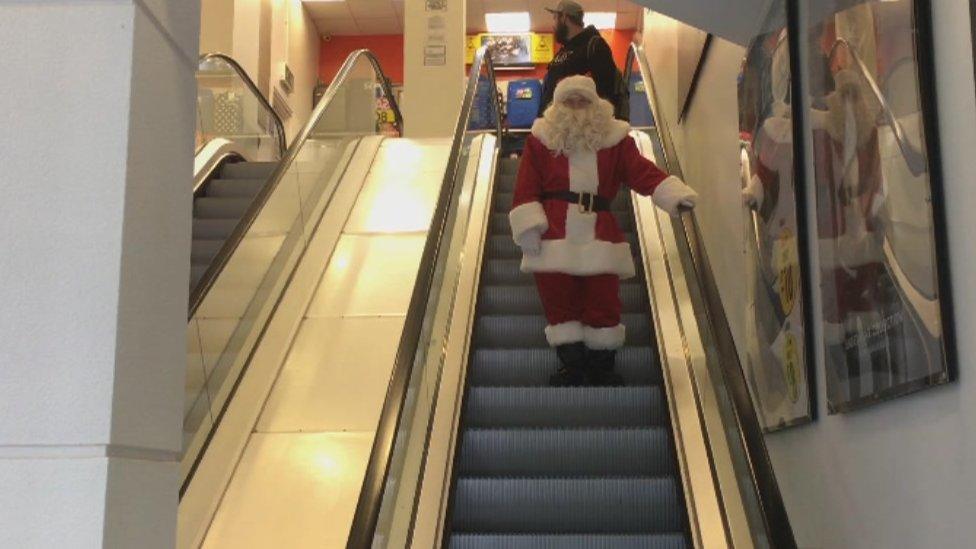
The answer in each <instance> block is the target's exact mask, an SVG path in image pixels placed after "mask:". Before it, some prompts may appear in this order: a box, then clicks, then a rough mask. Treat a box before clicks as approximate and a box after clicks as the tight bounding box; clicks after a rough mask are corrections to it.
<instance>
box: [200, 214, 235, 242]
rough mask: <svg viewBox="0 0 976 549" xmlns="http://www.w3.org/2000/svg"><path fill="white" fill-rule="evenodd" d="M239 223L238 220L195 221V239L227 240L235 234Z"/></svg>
mask: <svg viewBox="0 0 976 549" xmlns="http://www.w3.org/2000/svg"><path fill="white" fill-rule="evenodd" d="M238 223H239V221H238V220H236V219H194V220H193V238H194V239H204V240H225V239H227V237H229V236H230V235H231V233H233V232H234V229H236V228H237V224H238Z"/></svg>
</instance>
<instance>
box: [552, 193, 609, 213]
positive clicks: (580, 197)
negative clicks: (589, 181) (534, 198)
mask: <svg viewBox="0 0 976 549" xmlns="http://www.w3.org/2000/svg"><path fill="white" fill-rule="evenodd" d="M542 200H565V201H566V202H569V203H570V204H576V205H577V206H579V211H580V212H581V213H591V212H608V211H610V199H609V198H604V197H602V196H600V195H596V194H591V193H574V192H573V191H556V192H551V193H542Z"/></svg>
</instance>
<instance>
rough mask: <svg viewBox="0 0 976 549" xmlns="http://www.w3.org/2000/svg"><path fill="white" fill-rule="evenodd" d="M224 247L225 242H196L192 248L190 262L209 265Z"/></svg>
mask: <svg viewBox="0 0 976 549" xmlns="http://www.w3.org/2000/svg"><path fill="white" fill-rule="evenodd" d="M223 245H224V241H223V240H194V241H193V244H192V246H191V248H190V261H191V262H193V263H208V264H209V263H210V261H211V260H213V258H214V257H215V256H216V255H217V252H219V251H220V248H221V246H223Z"/></svg>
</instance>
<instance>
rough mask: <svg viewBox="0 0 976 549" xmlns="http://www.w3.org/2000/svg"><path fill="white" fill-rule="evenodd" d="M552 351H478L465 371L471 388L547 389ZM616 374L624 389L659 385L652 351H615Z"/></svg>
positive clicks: (556, 362)
mask: <svg viewBox="0 0 976 549" xmlns="http://www.w3.org/2000/svg"><path fill="white" fill-rule="evenodd" d="M559 365H560V364H559V359H558V358H557V357H556V352H555V351H553V350H552V349H478V350H477V351H475V352H474V355H473V356H472V359H471V366H470V367H469V368H468V380H469V383H470V384H471V386H472V387H478V386H481V387H486V386H488V387H534V386H547V385H549V376H551V375H552V374H554V373H556V370H557V369H559ZM616 372H617V373H619V374H620V375H621V376H623V378H624V381H625V382H626V383H627V384H628V385H651V384H658V383H661V382H662V379H661V368H660V366H659V364H658V362H657V356H656V353H655V352H654V348H653V347H624V348H623V349H620V350H619V351H617V364H616Z"/></svg>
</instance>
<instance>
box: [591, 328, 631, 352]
mask: <svg viewBox="0 0 976 549" xmlns="http://www.w3.org/2000/svg"><path fill="white" fill-rule="evenodd" d="M626 339H627V327H626V326H624V325H623V324H617V325H616V326H611V327H610V328H591V327H589V326H584V327H583V342H584V343H585V344H586V347H587V348H588V349H593V350H594V351H604V350H611V349H619V348H621V347H623V346H624V341H625V340H626Z"/></svg>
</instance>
